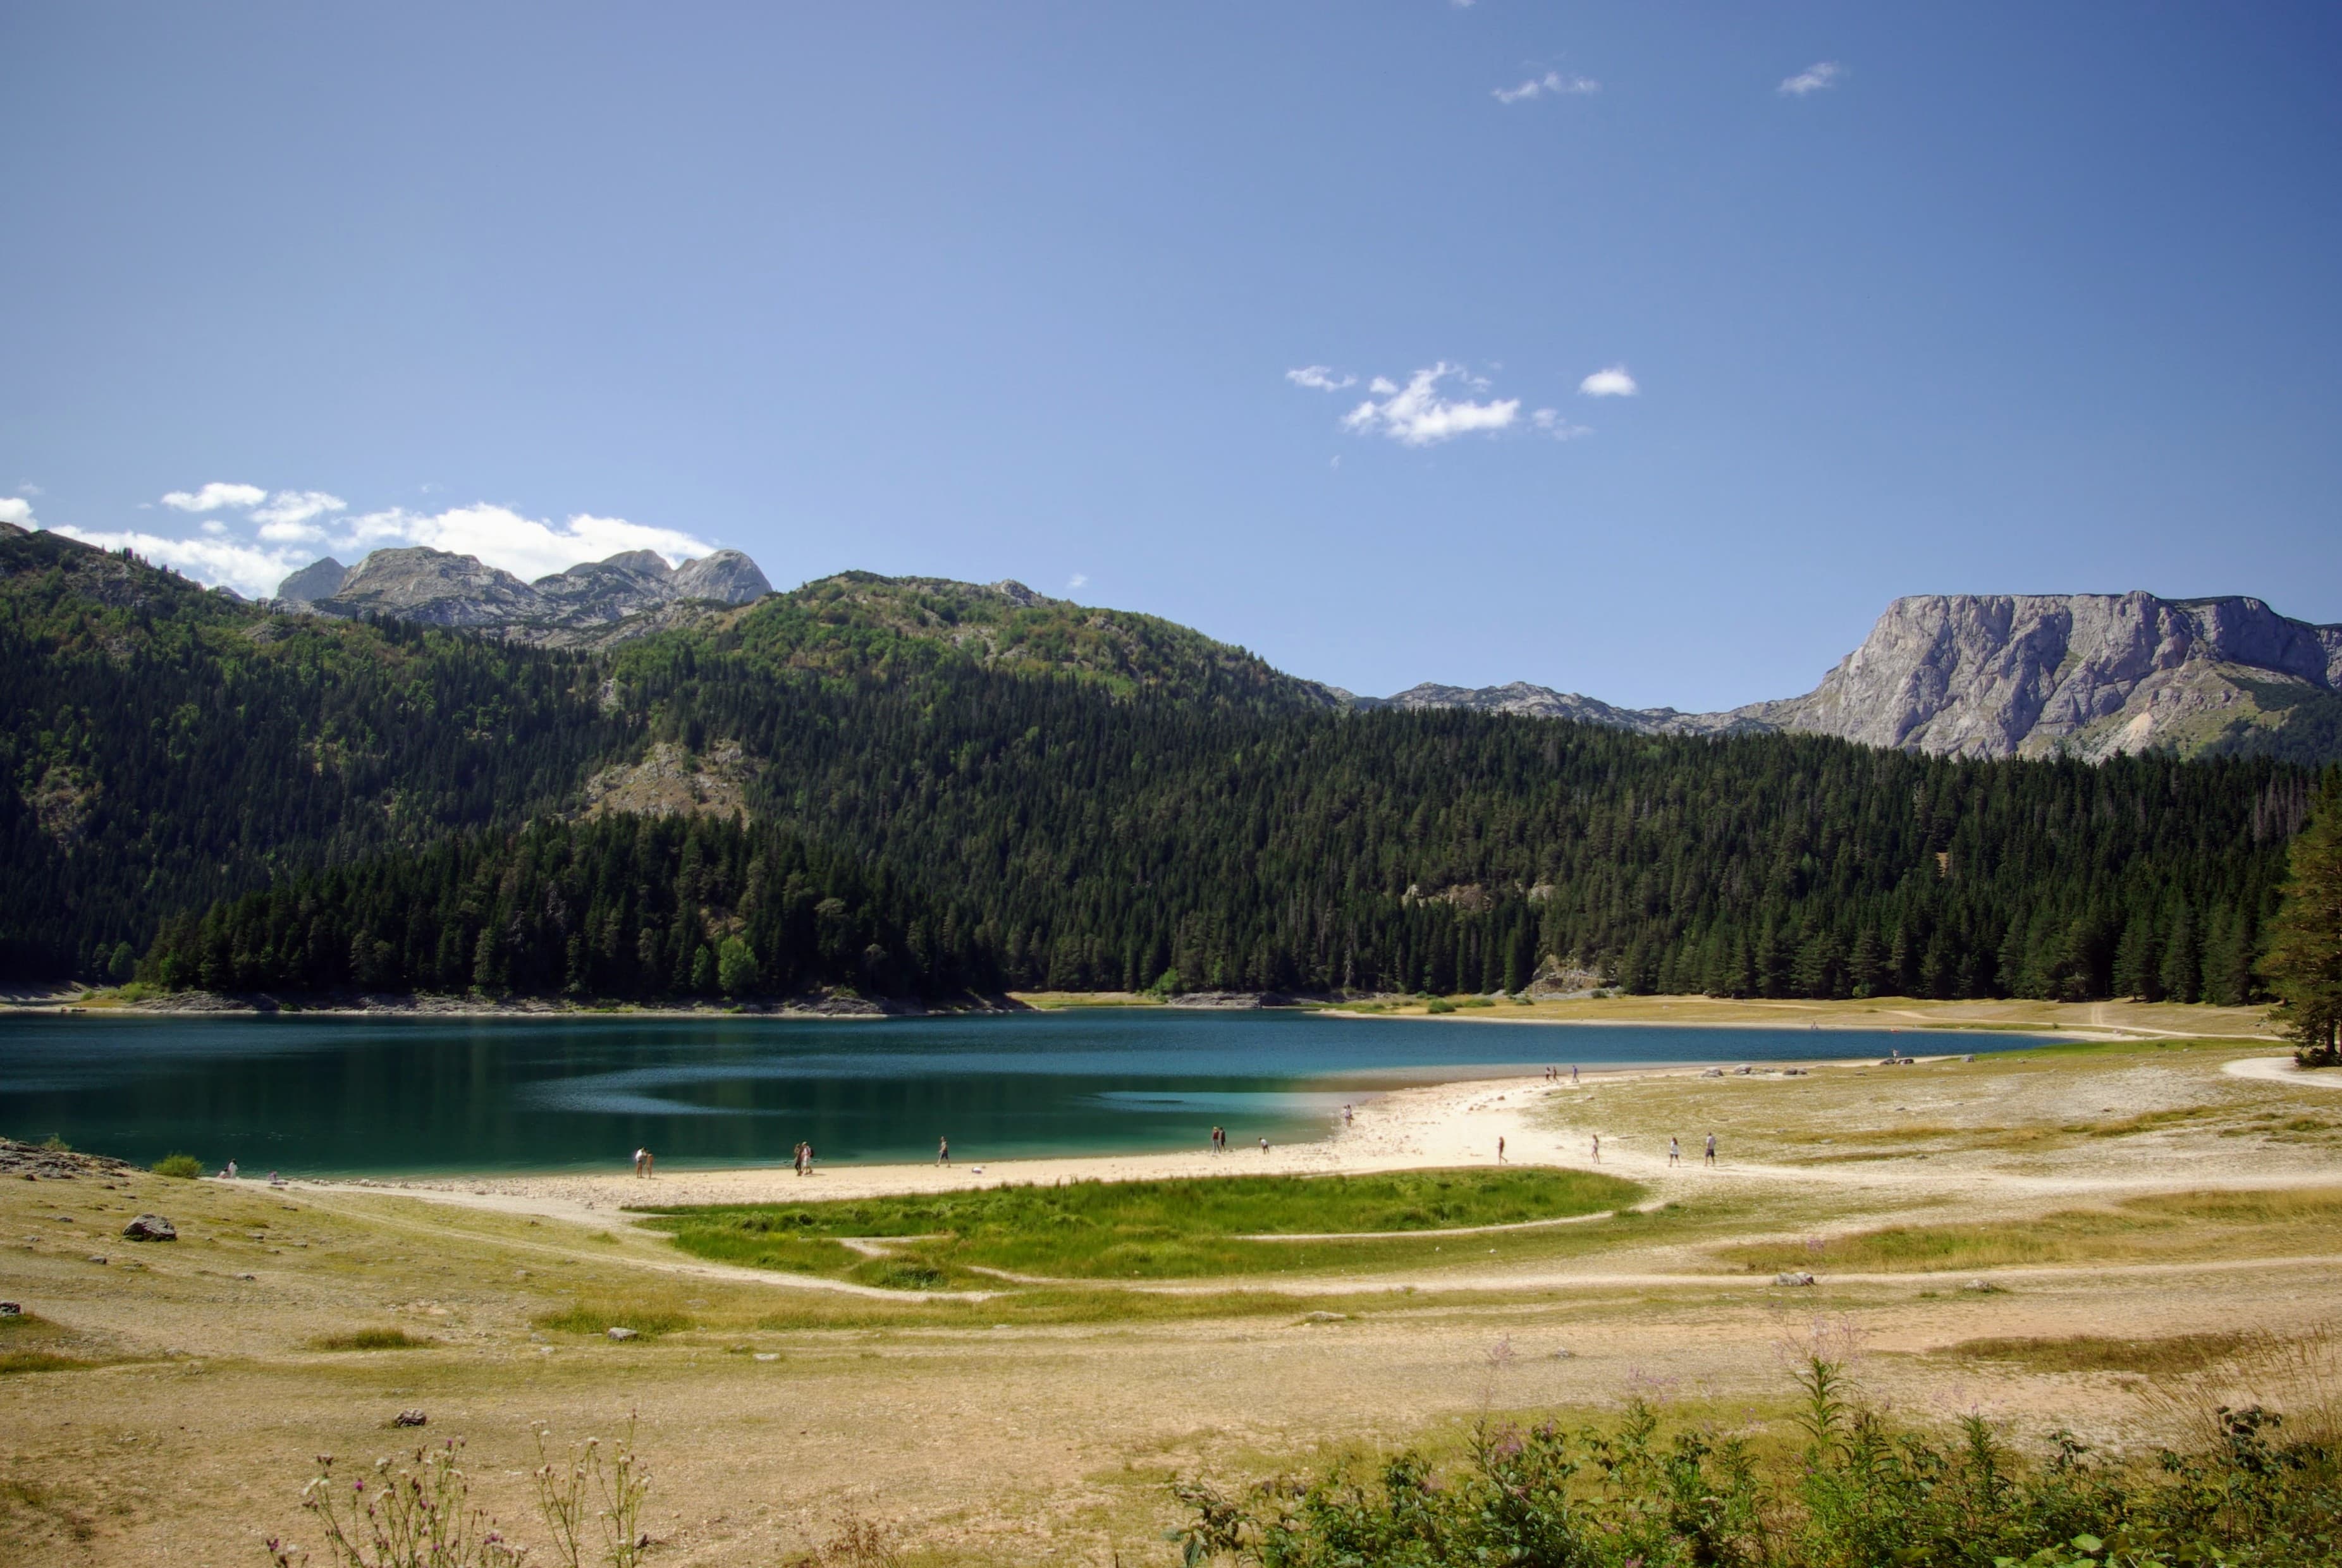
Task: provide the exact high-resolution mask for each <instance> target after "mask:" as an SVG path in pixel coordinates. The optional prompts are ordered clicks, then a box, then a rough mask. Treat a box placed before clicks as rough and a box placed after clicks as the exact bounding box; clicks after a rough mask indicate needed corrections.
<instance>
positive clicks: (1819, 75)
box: [1780, 60, 1846, 98]
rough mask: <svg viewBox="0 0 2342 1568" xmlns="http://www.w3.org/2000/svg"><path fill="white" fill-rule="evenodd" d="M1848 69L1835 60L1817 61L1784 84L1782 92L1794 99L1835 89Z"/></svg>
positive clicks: (1781, 87)
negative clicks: (1826, 89)
mask: <svg viewBox="0 0 2342 1568" xmlns="http://www.w3.org/2000/svg"><path fill="white" fill-rule="evenodd" d="M1843 75H1846V67H1845V66H1843V65H1839V64H1838V63H1837V61H1835V60H1817V61H1816V62H1814V63H1813V64H1812V65H1808V66H1807V67H1806V68H1805V69H1804V70H1802V71H1800V72H1798V73H1797V75H1794V76H1792V77H1790V78H1789V79H1788V80H1787V81H1786V82H1783V83H1782V84H1781V86H1780V90H1781V91H1782V92H1784V93H1787V95H1789V96H1791V97H1792V98H1802V97H1804V96H1805V95H1807V93H1818V92H1820V91H1821V90H1822V89H1823V88H1824V87H1835V86H1837V83H1838V78H1839V77H1841V76H1843Z"/></svg>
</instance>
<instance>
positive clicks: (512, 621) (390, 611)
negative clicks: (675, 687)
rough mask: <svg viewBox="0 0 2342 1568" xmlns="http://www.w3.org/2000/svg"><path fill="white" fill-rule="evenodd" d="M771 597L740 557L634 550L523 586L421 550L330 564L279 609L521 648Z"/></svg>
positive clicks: (475, 562) (285, 594)
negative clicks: (508, 642) (388, 620)
mask: <svg viewBox="0 0 2342 1568" xmlns="http://www.w3.org/2000/svg"><path fill="white" fill-rule="evenodd" d="M772 591H773V585H772V584H770V583H769V582H766V579H765V574H764V573H763V572H761V571H759V570H758V569H757V566H756V563H755V562H754V561H751V560H750V559H748V557H747V556H746V555H744V554H741V553H740V552H739V551H737V550H718V551H716V552H715V553H714V554H709V555H704V556H701V557H700V558H699V559H697V560H695V561H686V562H685V563H683V564H681V565H680V566H669V565H668V564H666V560H665V558H664V557H662V556H660V555H659V554H657V553H656V552H655V551H650V550H627V551H623V552H621V553H620V554H616V555H612V556H610V557H609V558H607V559H606V560H601V561H587V562H582V563H580V564H577V565H575V566H572V567H570V568H569V569H568V570H566V571H564V572H555V573H554V574H551V575H549V576H544V577H539V578H538V579H537V580H536V581H535V582H534V583H524V582H522V581H521V580H520V579H519V578H518V577H515V576H514V575H513V574H511V573H509V572H505V571H500V570H498V569H497V568H496V567H494V566H491V565H488V564H486V563H485V562H483V561H481V560H480V559H478V558H477V557H476V556H472V555H458V554H453V553H451V552H449V551H445V550H433V549H429V548H426V547H425V546H422V545H415V546H410V547H408V548H405V549H397V550H376V551H375V552H374V553H373V554H369V555H368V556H366V558H365V560H363V561H361V562H359V563H358V564H356V565H355V566H345V565H343V564H341V563H340V562H339V561H336V560H335V559H333V557H331V556H327V557H326V558H325V559H324V560H322V561H314V562H312V563H310V564H308V565H306V566H304V567H302V568H301V570H299V571H298V572H295V573H294V574H292V575H291V576H289V577H287V578H285V581H284V582H283V583H281V584H278V585H277V589H276V603H277V604H281V605H283V606H284V607H285V608H286V609H289V610H295V611H302V610H308V611H314V612H315V613H317V614H326V615H342V616H352V615H365V614H384V615H395V616H397V617H398V618H399V619H401V620H405V621H416V622H420V623H422V624H425V625H431V626H476V627H481V628H492V629H496V630H501V631H504V632H505V633H506V634H508V635H512V636H515V638H516V639H517V640H521V641H535V642H564V641H575V640H576V638H575V634H579V633H583V632H588V631H591V630H593V629H596V628H600V627H604V626H610V625H614V624H618V623H620V622H626V621H634V622H635V623H636V624H635V627H634V630H635V631H636V632H637V633H638V634H639V633H640V632H643V631H647V630H650V629H653V628H654V627H655V626H656V624H657V621H656V616H657V614H658V613H659V612H661V611H664V610H667V609H669V608H670V607H672V606H675V605H678V604H692V603H696V602H704V603H713V604H747V603H750V602H752V601H754V600H756V599H760V598H762V597H764V596H765V595H766V594H769V593H771V592H772ZM638 617H651V619H637V618H638ZM563 634H571V635H569V636H564V635H563Z"/></svg>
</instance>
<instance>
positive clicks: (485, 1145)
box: [0, 1008, 2038, 1175]
mask: <svg viewBox="0 0 2342 1568" xmlns="http://www.w3.org/2000/svg"><path fill="white" fill-rule="evenodd" d="M1890 1042H1891V1043H1892V1044H1898V1045H1902V1046H1904V1047H1906V1048H1910V1047H1912V1046H1914V1045H1917V1044H1926V1045H1927V1046H1929V1047H1932V1048H1933V1049H1936V1050H1938V1051H1940V1050H1944V1049H1947V1048H1948V1047H1950V1046H1951V1045H1953V1044H1957V1047H1958V1048H1959V1049H1960V1050H1962V1051H1992V1050H2007V1049H2011V1048H2016V1047H2020V1046H2024V1045H2027V1044H2037V1043H2038V1042H2037V1041H2036V1040H2032V1039H2028V1038H2027V1037H2025V1036H2022V1035H1995V1034H1959V1035H1958V1036H1957V1037H1956V1040H1947V1039H1946V1038H1945V1037H1944V1036H1943V1035H1941V1034H1937V1035H1934V1036H1933V1037H1931V1038H1928V1039H1926V1040H1925V1041H1924V1042H1922V1041H1920V1040H1918V1039H1917V1038H1915V1037H1914V1036H1912V1035H1909V1034H1903V1035H1890V1034H1887V1032H1884V1031H1877V1032H1853V1031H1844V1032H1840V1031H1811V1030H1805V1029H1777V1030H1756V1029H1728V1030H1727V1029H1692V1028H1671V1027H1640V1028H1638V1027H1629V1026H1622V1025H1615V1024H1614V1025H1608V1026H1605V1025H1601V1024H1540V1025H1526V1024H1522V1025H1514V1026H1510V1027H1502V1028H1498V1027H1490V1026H1486V1025H1473V1024H1453V1023H1442V1022H1435V1021H1432V1020H1429V1019H1360V1018H1327V1017H1322V1016H1310V1015H1308V1014H1293V1013H1219V1014H1212V1013H1171V1012H1163V1011H1156V1010H1153V1009H1147V1010H1143V1011H1142V1010H1136V1009H1132V1010H1123V1009H1105V1008H1101V1009H1089V1010H1077V1011H1073V1012H1066V1013H1043V1014H1016V1015H1011V1016H999V1017H977V1018H929V1019H886V1020H867V1021H864V1020H856V1021H836V1022H832V1021H826V1020H823V1021H813V1020H802V1019H788V1020H778V1019H755V1018H732V1017H726V1018H648V1019H646V1018H642V1017H613V1018H563V1019H559V1020H538V1019H504V1018H498V1019H468V1018H467V1019H453V1020H430V1019H396V1020H374V1019H360V1018H269V1019H205V1018H125V1019H109V1020H93V1019H84V1018H35V1019H22V1018H20V1019H11V1020H5V1021H0V1134H7V1135H8V1136H12V1137H17V1138H31V1139H39V1138H45V1137H47V1136H48V1135H50V1134H57V1135H59V1136H61V1137H63V1138H65V1140H66V1141H67V1142H68V1143H70V1144H73V1145H74V1146H75V1148H80V1149H91V1150H95V1151H99V1152H102V1153H105V1154H118V1155H120V1156H122V1157H124V1158H125V1159H130V1160H135V1161H137V1162H138V1163H140V1164H148V1163H151V1162H153V1161H155V1160H157V1159H160V1158H161V1157H162V1156H163V1155H165V1154H171V1153H174V1152H177V1151H182V1150H184V1151H185V1152H186V1153H188V1154H194V1155H195V1156H197V1157H198V1158H200V1159H202V1160H203V1161H204V1162H205V1164H209V1165H213V1166H218V1165H221V1164H225V1163H226V1162H227V1161H228V1160H230V1159H234V1160H235V1161H237V1162H239V1164H241V1165H242V1166H243V1168H244V1169H245V1171H247V1172H254V1173H258V1172H265V1171H268V1170H272V1169H275V1170H282V1171H284V1172H285V1173H286V1174H345V1175H346V1174H396V1173H408V1174H422V1173H430V1172H450V1171H493V1170H531V1171H546V1170H575V1169H593V1168H605V1169H606V1168H609V1167H612V1166H614V1165H616V1166H619V1167H623V1166H624V1165H625V1164H626V1160H627V1158H628V1156H629V1155H631V1154H632V1153H633V1151H634V1149H635V1147H636V1144H649V1145H650V1146H651V1147H652V1148H653V1149H654V1150H656V1152H657V1154H658V1155H659V1159H660V1161H661V1163H662V1164H675V1165H725V1164H774V1163H778V1162H782V1161H786V1159H787V1158H788V1151H789V1150H790V1148H791V1147H792V1146H793V1145H794V1144H796V1141H797V1140H798V1139H800V1138H809V1139H811V1140H812V1142H813V1144H814V1147H815V1148H816V1150H817V1151H818V1152H819V1154H821V1156H822V1158H823V1159H825V1160H828V1161H837V1160H916V1159H922V1158H932V1157H933V1155H934V1154H935V1147H936V1138H937V1137H939V1136H948V1137H949V1138H950V1139H951V1141H952V1153H953V1154H954V1156H955V1157H956V1159H957V1160H959V1161H961V1162H963V1163H966V1162H981V1161H983V1160H986V1159H1005V1158H1008V1157H1011V1156H1031V1155H1040V1154H1106V1153H1122V1152H1136V1151H1142V1150H1150V1149H1166V1148H1178V1147H1185V1146H1189V1145H1196V1144H1202V1143H1203V1141H1204V1137H1205V1134H1206V1131H1207V1130H1208V1129H1209V1128H1210V1127H1211V1126H1212V1124H1215V1123H1217V1124H1221V1125H1224V1126H1226V1128H1227V1129H1228V1133H1229V1136H1230V1139H1231V1141H1232V1142H1234V1143H1235V1144H1238V1145H1242V1144H1251V1143H1256V1142H1257V1141H1258V1140H1259V1139H1261V1138H1263V1137H1266V1138H1268V1139H1270V1140H1271V1141H1272V1142H1276V1143H1287V1142H1291V1141H1294V1140H1296V1139H1306V1138H1314V1137H1316V1136H1319V1135H1320V1134H1322V1133H1323V1132H1324V1131H1325V1129H1326V1126H1327V1124H1328V1123H1329V1120H1330V1119H1331V1117H1332V1116H1333V1115H1334V1114H1335V1113H1336V1111H1337V1110H1338V1108H1339V1106H1340V1105H1341V1104H1342V1102H1343V1101H1345V1100H1350V1099H1356V1098H1357V1097H1358V1096H1359V1095H1360V1094H1365V1093H1369V1092H1371V1091H1372V1090H1374V1089H1376V1088H1378V1087H1384V1088H1386V1087H1391V1086H1394V1085H1396V1084H1403V1083H1407V1082H1419V1081H1422V1080H1425V1079H1432V1078H1438V1077H1443V1076H1457V1077H1461V1076H1469V1075H1470V1074H1471V1071H1472V1070H1473V1069H1474V1068H1495V1069H1498V1070H1503V1069H1508V1068H1509V1069H1520V1068H1529V1069H1535V1068H1538V1067H1542V1066H1544V1065H1546V1064H1556V1065H1559V1066H1562V1067H1564V1068H1566V1067H1568V1066H1569V1065H1571V1064H1578V1065H1581V1066H1585V1067H1588V1068H1594V1067H1600V1066H1616V1065H1625V1064H1638V1065H1640V1064H1655V1063H1692V1062H1724V1063H1736V1062H1767V1061H1783V1060H1790V1059H1810V1058H1818V1057H1830V1056H1840V1057H1855V1056H1883V1055H1885V1054H1887V1047H1888V1044H1890Z"/></svg>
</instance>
